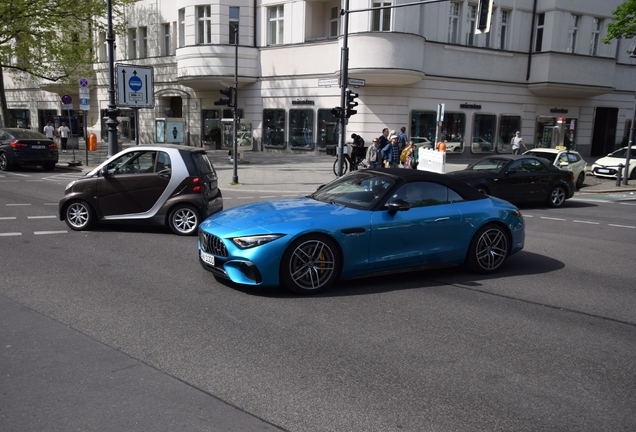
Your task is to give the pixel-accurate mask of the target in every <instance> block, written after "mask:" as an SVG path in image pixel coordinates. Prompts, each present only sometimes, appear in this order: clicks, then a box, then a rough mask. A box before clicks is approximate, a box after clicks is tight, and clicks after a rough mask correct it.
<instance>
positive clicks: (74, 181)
mask: <svg viewBox="0 0 636 432" xmlns="http://www.w3.org/2000/svg"><path fill="white" fill-rule="evenodd" d="M75 183H77V180H73V181H72V182H70V183H69V184H67V185H66V189H65V190H69V189H70V188H72V187H73V185H74V184H75Z"/></svg>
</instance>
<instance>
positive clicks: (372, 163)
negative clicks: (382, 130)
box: [367, 138, 382, 168]
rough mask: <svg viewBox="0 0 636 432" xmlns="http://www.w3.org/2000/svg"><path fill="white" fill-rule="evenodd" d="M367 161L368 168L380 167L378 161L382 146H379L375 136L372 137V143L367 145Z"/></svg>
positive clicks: (380, 156)
mask: <svg viewBox="0 0 636 432" xmlns="http://www.w3.org/2000/svg"><path fill="white" fill-rule="evenodd" d="M367 162H368V164H369V168H382V167H381V166H380V162H382V148H380V141H378V139H377V138H373V145H371V146H369V149H368V150H367Z"/></svg>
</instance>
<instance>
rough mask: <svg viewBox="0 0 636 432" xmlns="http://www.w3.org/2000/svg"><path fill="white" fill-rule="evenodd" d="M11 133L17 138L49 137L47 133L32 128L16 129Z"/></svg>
mask: <svg viewBox="0 0 636 432" xmlns="http://www.w3.org/2000/svg"><path fill="white" fill-rule="evenodd" d="M11 135H13V136H14V137H15V138H17V139H40V140H41V139H48V138H47V137H46V136H45V135H43V134H41V133H40V132H36V131H31V130H14V131H11Z"/></svg>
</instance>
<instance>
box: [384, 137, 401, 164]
mask: <svg viewBox="0 0 636 432" xmlns="http://www.w3.org/2000/svg"><path fill="white" fill-rule="evenodd" d="M382 158H383V159H384V162H385V167H386V168H399V167H400V146H399V145H398V137H397V135H393V136H392V137H391V142H390V143H389V144H387V146H386V147H384V148H383V149H382Z"/></svg>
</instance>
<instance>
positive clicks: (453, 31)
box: [448, 2, 459, 43]
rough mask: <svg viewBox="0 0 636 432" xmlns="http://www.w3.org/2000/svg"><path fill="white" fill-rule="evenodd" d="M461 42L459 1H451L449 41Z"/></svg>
mask: <svg viewBox="0 0 636 432" xmlns="http://www.w3.org/2000/svg"><path fill="white" fill-rule="evenodd" d="M458 42H459V2H451V3H450V12H449V18H448V43H458Z"/></svg>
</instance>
